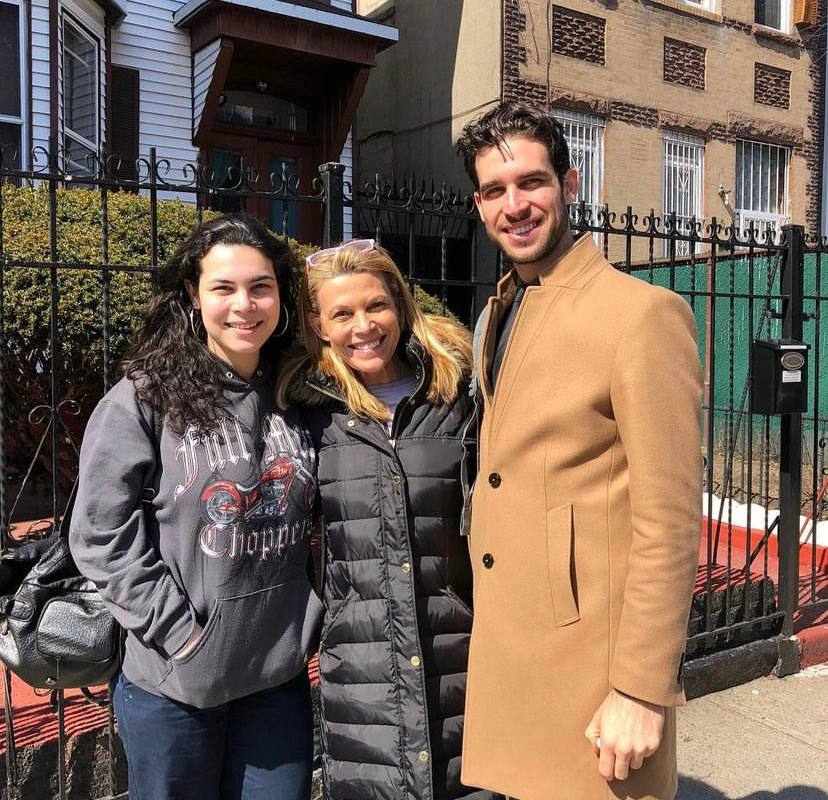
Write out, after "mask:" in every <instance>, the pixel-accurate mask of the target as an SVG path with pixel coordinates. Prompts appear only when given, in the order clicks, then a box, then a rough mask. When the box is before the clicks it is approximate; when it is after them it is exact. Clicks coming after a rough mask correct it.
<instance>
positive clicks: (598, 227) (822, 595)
mask: <svg viewBox="0 0 828 800" xmlns="http://www.w3.org/2000/svg"><path fill="white" fill-rule="evenodd" d="M40 156H41V158H40V162H39V163H38V162H37V161H36V163H35V166H34V167H33V168H31V169H29V170H26V171H21V170H17V169H11V168H3V166H2V163H3V162H2V160H0V335H2V338H1V339H0V359H2V375H1V376H0V440H1V441H2V446H1V447H0V544H2V547H3V548H7V547H14V546H16V545H17V543H19V541H20V540H21V539H22V538H25V537H26V536H30V535H43V533H45V532H49V531H50V530H51V529H52V524H53V521H54V520H56V519H58V518H59V517H60V514H61V513H62V510H63V502H64V500H65V494H66V490H67V488H68V486H69V484H70V482H71V479H72V478H73V476H74V473H75V471H76V468H77V452H78V445H79V442H80V437H81V434H82V430H83V425H84V423H85V418H86V416H87V415H88V413H89V411H90V410H91V408H92V407H93V405H94V403H95V402H96V401H97V399H98V398H99V397H100V396H101V395H102V394H103V393H104V392H105V391H106V390H107V389H108V388H109V386H111V385H112V383H113V382H114V381H115V379H116V362H117V360H118V358H119V357H120V355H121V353H122V352H123V349H124V346H125V343H126V342H127V340H128V337H129V334H130V330H131V327H132V325H133V324H134V321H135V319H136V318H137V315H138V313H139V308H140V306H141V304H142V303H143V302H144V301H145V300H146V299H147V298H148V297H149V296H150V294H151V292H152V290H153V286H154V284H156V282H157V277H158V270H159V265H160V264H162V263H164V260H165V259H166V258H167V256H168V255H169V254H170V253H171V252H172V250H173V248H174V247H175V245H176V244H177V242H179V241H180V240H181V239H182V238H183V236H184V235H186V233H187V232H188V231H189V230H190V228H191V227H192V226H193V225H194V224H196V223H198V222H199V221H201V220H202V219H203V218H204V217H205V216H207V215H210V214H212V213H216V212H220V211H223V210H246V211H249V212H251V213H255V214H257V215H259V216H260V217H262V218H263V219H264V220H265V221H266V222H267V223H268V224H269V225H270V227H271V228H272V229H273V230H274V232H276V233H277V234H278V235H280V236H286V237H292V238H296V237H299V238H301V239H303V240H304V243H302V244H300V243H299V242H296V243H295V246H296V247H297V248H298V249H299V250H300V252H306V250H307V248H308V247H312V246H317V245H323V246H327V245H330V244H334V243H337V242H339V241H341V240H342V239H343V238H346V237H349V236H368V237H372V238H375V239H376V240H378V241H379V242H380V243H381V244H383V245H384V246H385V247H387V248H388V249H389V250H390V252H391V253H392V255H393V256H394V257H395V259H396V261H397V263H398V264H399V265H400V266H401V268H402V269H403V271H404V273H405V274H406V275H407V277H408V279H409V280H410V281H411V283H412V285H414V286H415V287H419V289H421V290H425V291H426V292H428V294H429V295H430V297H431V300H429V299H428V298H427V297H425V296H424V295H421V297H423V299H424V300H425V301H427V302H432V303H436V304H437V305H439V306H441V307H442V308H444V309H447V310H450V311H452V312H453V313H455V314H456V315H457V316H458V317H460V318H461V319H462V320H463V321H465V322H467V323H471V322H472V321H473V320H474V319H475V318H476V316H477V314H478V312H479V311H480V309H481V307H482V304H483V302H484V301H485V299H486V297H487V296H488V295H489V294H491V292H492V291H493V289H494V286H495V283H496V281H497V279H498V277H499V276H500V274H501V273H502V269H503V265H502V263H501V260H500V258H499V257H498V255H497V253H496V251H495V250H494V249H493V248H492V247H491V246H490V245H489V244H488V242H487V240H486V238H485V235H484V233H483V231H482V229H481V227H480V225H479V223H478V218H477V214H476V212H475V211H474V208H473V205H472V202H471V200H470V198H469V197H467V196H465V195H463V194H462V193H461V192H458V191H456V190H453V189H451V188H449V187H446V186H442V185H432V184H424V183H422V182H417V181H416V180H414V179H409V180H407V181H400V182H399V183H394V182H393V181H388V182H385V181H383V180H382V179H381V178H379V177H375V178H374V179H372V180H371V181H370V182H369V183H367V184H365V185H363V186H359V187H351V186H348V185H347V184H346V183H345V182H344V179H343V173H344V168H343V167H342V165H339V164H325V165H322V166H320V168H319V171H318V177H317V178H316V179H315V180H314V181H313V182H311V183H310V185H304V184H303V183H302V182H301V181H300V179H299V178H297V177H296V176H295V175H288V174H286V173H278V174H266V175H265V174H260V173H257V172H256V171H255V170H254V169H252V168H251V167H248V166H247V165H245V164H244V162H243V161H238V162H235V163H232V164H229V165H227V167H226V168H225V169H224V170H223V171H222V172H221V173H219V172H217V171H216V170H215V169H211V168H208V167H207V166H205V165H202V164H193V165H188V166H186V167H185V168H184V169H183V170H179V172H178V173H176V174H173V173H172V171H171V169H170V166H169V162H167V161H166V160H165V159H162V158H158V157H157V155H156V154H155V152H154V151H151V153H150V155H149V157H148V158H147V159H142V160H139V162H137V164H136V165H135V167H134V169H133V168H132V167H131V166H130V169H124V165H123V164H121V163H120V162H119V161H118V160H117V159H108V160H105V161H102V162H100V163H94V164H90V165H88V169H87V170H86V171H85V173H86V174H84V175H68V174H65V173H64V172H62V171H61V170H60V169H59V166H60V159H59V157H58V156H54V157H51V158H48V157H46V154H43V153H41V154H40ZM124 175H127V176H131V177H128V178H127V179H125V178H124ZM572 227H573V229H574V230H576V231H577V232H579V233H582V234H584V235H590V236H593V237H595V239H596V241H597V242H598V244H599V246H600V247H601V249H602V250H603V252H604V253H605V255H606V256H607V257H608V258H609V259H610V261H612V262H613V263H614V264H615V265H616V266H617V267H618V268H619V269H622V270H624V271H627V272H630V273H632V274H634V275H636V276H637V277H639V278H642V279H643V280H646V281H649V282H651V283H655V284H659V285H662V286H664V287H666V288H668V289H670V290H672V291H675V292H678V293H679V294H681V295H682V296H683V297H685V298H686V299H687V302H688V303H689V304H690V306H691V308H692V309H693V313H694V315H695V318H696V323H697V329H698V339H699V357H700V360H701V362H702V364H704V369H705V402H704V432H705V436H704V441H703V443H702V445H701V446H702V449H703V451H704V455H705V476H704V484H705V495H704V497H703V498H699V502H700V504H702V510H703V514H704V524H703V531H702V534H703V540H702V541H703V547H702V552H701V554H700V566H699V572H698V580H697V585H696V593H695V597H694V602H693V609H692V616H691V620H690V626H689V631H688V654H689V655H690V656H697V655H700V654H703V653H709V652H712V651H714V650H718V649H722V648H726V647H730V646H732V645H734V644H738V643H741V642H744V641H748V640H750V639H755V638H767V637H769V636H772V635H775V634H777V633H779V632H780V631H781V632H783V633H785V634H790V633H792V632H793V630H794V626H795V625H797V624H800V625H801V624H805V623H807V622H811V621H814V620H817V619H821V618H822V616H823V615H825V614H826V606H828V603H826V599H827V598H826V584H828V580H825V576H826V573H828V564H826V556H825V552H826V550H825V545H826V544H828V542H826V541H825V533H824V531H825V525H824V524H822V521H823V518H828V514H826V500H828V477H826V475H828V473H827V472H826V466H828V465H826V464H825V446H826V443H827V442H828V436H827V435H826V423H828V413H826V409H825V407H824V406H825V405H826V403H828V387H826V386H823V385H822V382H823V381H824V380H825V379H826V371H825V370H821V369H820V360H821V358H822V354H823V353H824V352H825V348H826V345H827V344H828V343H827V342H823V341H822V336H823V333H822V330H821V328H820V324H819V320H820V315H821V312H822V310H823V303H825V302H826V301H828V278H825V277H823V276H824V274H825V273H828V270H824V269H823V257H824V255H825V254H826V253H828V246H826V244H825V243H824V242H805V241H804V237H803V235H802V230H801V228H799V227H797V226H788V227H787V228H786V229H785V231H784V233H783V235H782V237H781V238H780V239H779V240H770V241H766V240H765V239H764V236H763V234H760V232H758V231H757V230H754V229H753V228H749V229H748V231H747V235H746V236H744V237H742V238H740V236H739V230H738V228H737V226H735V225H733V224H728V225H722V224H721V223H720V222H719V221H717V220H716V219H712V220H710V222H709V223H702V222H701V221H696V220H691V221H689V222H688V221H687V220H681V221H680V222H679V221H678V220H677V219H676V218H675V217H674V216H671V215H667V216H666V217H664V216H659V215H657V214H656V213H655V212H650V213H649V214H648V215H646V216H642V217H638V216H636V215H635V214H634V212H633V210H632V209H631V208H628V209H627V210H626V211H625V212H624V213H623V214H622V215H620V216H616V215H615V214H613V213H612V212H610V211H609V210H608V209H602V210H600V211H599V212H598V213H597V215H596V216H595V217H593V216H592V210H591V209H590V208H588V207H587V206H586V205H585V204H580V205H579V206H576V207H575V208H574V209H573V213H572ZM665 254H666V255H665ZM782 336H785V337H790V338H804V340H805V341H806V342H807V343H808V344H809V345H810V346H811V351H810V354H809V361H810V365H811V369H810V372H809V375H808V380H809V413H807V414H804V415H785V416H783V417H776V416H767V415H761V414H755V413H752V412H751V381H750V360H749V354H750V347H751V342H752V341H753V340H754V339H757V338H759V339H771V338H780V337H782ZM803 470H804V475H805V481H804V488H803V486H802V475H803ZM31 520H40V522H39V523H38V524H33V523H31ZM825 524H828V523H825ZM4 687H5V708H6V713H5V752H6V757H5V766H6V790H7V796H8V797H9V798H15V797H22V796H23V795H22V794H21V790H20V788H19V787H20V786H21V785H22V784H23V783H25V781H22V780H21V772H22V771H24V770H25V769H26V765H27V764H30V763H31V760H30V759H29V760H27V759H26V758H23V757H22V756H21V757H16V754H15V747H14V744H15V743H14V737H13V732H14V730H15V716H16V714H17V713H18V712H15V711H14V696H13V689H12V685H11V683H10V681H9V676H8V673H5V681H4ZM52 699H53V702H54V708H55V720H56V747H55V752H54V758H55V759H56V764H57V765H58V767H57V769H56V771H55V775H56V776H57V777H56V778H55V785H54V788H53V790H51V791H52V792H53V794H57V796H58V797H60V798H61V800H62V799H63V798H64V797H70V796H83V797H100V796H102V795H103V794H106V795H107V797H114V796H116V795H118V793H119V792H122V791H123V790H124V789H125V786H124V785H123V776H122V770H121V771H119V768H118V765H119V763H120V761H119V758H118V755H117V754H118V752H119V751H118V746H117V740H116V738H115V736H114V720H113V718H112V714H111V710H108V711H107V714H108V723H107V724H106V725H105V727H104V733H103V734H102V735H99V738H98V739H96V740H95V741H96V743H95V747H97V748H98V749H99V750H100V751H101V753H102V755H103V762H106V763H107V764H108V765H109V766H107V768H106V769H105V770H103V772H102V773H101V774H100V775H98V777H97V778H96V779H95V781H96V783H95V787H94V791H92V790H91V789H88V784H89V780H90V779H88V777H87V778H81V777H79V775H76V772H73V770H76V771H77V770H79V766H78V765H79V763H80V762H79V761H78V759H79V758H81V755H80V754H81V753H82V752H83V751H81V750H77V751H72V750H71V748H70V747H68V743H69V740H68V738H67V731H68V728H67V723H66V708H67V705H66V699H65V698H64V697H63V695H62V694H60V693H57V694H55V695H54V697H53V698H52ZM98 700H99V702H104V703H105V702H106V696H105V693H104V694H103V696H102V698H98ZM75 702H76V701H75V700H72V703H75ZM18 728H19V725H18ZM101 736H102V738H101ZM15 778H18V780H17V781H15ZM78 786H87V789H84V790H82V791H81V790H80V789H77V787H78ZM77 792H81V794H80V795H78V794H77ZM83 792H85V794H84V793H83Z"/></svg>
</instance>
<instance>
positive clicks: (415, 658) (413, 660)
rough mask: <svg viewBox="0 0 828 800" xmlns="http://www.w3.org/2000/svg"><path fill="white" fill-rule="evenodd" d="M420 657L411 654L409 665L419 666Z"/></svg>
mask: <svg viewBox="0 0 828 800" xmlns="http://www.w3.org/2000/svg"><path fill="white" fill-rule="evenodd" d="M420 663H421V662H420V657H419V656H411V666H412V667H419V666H420Z"/></svg>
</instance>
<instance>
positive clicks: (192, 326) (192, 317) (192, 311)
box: [188, 306, 204, 340]
mask: <svg viewBox="0 0 828 800" xmlns="http://www.w3.org/2000/svg"><path fill="white" fill-rule="evenodd" d="M195 312H196V307H195V306H190V313H189V315H188V316H189V317H190V330H191V331H192V332H193V336H195V338H196V339H199V340H200V339H201V336H200V335H199V333H198V331H197V330H196V320H195ZM198 324H199V326H200V327H201V330H204V321H203V320H202V319H201V314H199V315H198Z"/></svg>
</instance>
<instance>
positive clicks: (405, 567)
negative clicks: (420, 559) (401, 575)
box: [400, 561, 411, 574]
mask: <svg viewBox="0 0 828 800" xmlns="http://www.w3.org/2000/svg"><path fill="white" fill-rule="evenodd" d="M400 569H401V570H402V571H403V572H405V573H406V574H407V573H409V572H411V564H409V563H408V562H407V561H403V563H402V564H401V565H400Z"/></svg>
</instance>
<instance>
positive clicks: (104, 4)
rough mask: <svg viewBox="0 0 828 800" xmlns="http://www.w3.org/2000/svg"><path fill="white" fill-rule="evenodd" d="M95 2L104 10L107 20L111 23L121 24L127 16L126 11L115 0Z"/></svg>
mask: <svg viewBox="0 0 828 800" xmlns="http://www.w3.org/2000/svg"><path fill="white" fill-rule="evenodd" d="M95 2H96V3H97V4H98V5H99V6H100V7H101V8H102V9H103V10H104V13H105V14H106V19H107V22H109V24H110V25H115V26H118V25H120V24H121V21H122V20H123V19H124V17H125V16H126V11H124V9H123V8H121V6H120V5H118V3H116V2H115V0H95Z"/></svg>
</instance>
